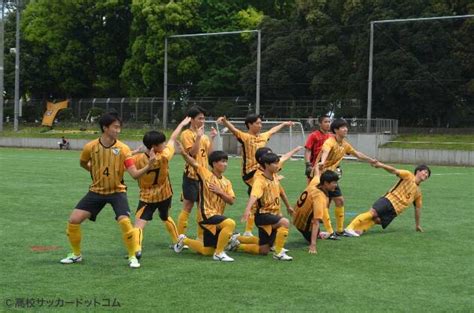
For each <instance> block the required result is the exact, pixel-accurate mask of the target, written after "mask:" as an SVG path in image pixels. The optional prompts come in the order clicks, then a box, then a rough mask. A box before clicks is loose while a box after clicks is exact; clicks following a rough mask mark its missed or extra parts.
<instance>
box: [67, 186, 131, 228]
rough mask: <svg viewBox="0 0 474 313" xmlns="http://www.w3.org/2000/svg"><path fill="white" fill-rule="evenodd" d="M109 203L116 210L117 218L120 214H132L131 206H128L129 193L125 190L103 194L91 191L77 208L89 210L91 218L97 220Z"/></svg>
mask: <svg viewBox="0 0 474 313" xmlns="http://www.w3.org/2000/svg"><path fill="white" fill-rule="evenodd" d="M107 203H109V204H110V205H111V206H112V208H113V209H114V212H115V219H117V218H118V217H119V216H122V215H126V216H130V208H129V207H128V200H127V194H126V193H125V192H116V193H113V194H110V195H101V194H98V193H95V192H92V191H89V192H88V193H87V194H86V195H85V196H84V197H83V198H82V199H81V201H79V203H78V204H77V205H76V208H77V209H79V210H83V211H87V212H90V213H91V216H90V217H89V219H90V220H91V221H93V222H94V221H95V220H96V218H97V215H99V213H100V211H101V210H102V209H103V208H104V206H105V205H106V204H107Z"/></svg>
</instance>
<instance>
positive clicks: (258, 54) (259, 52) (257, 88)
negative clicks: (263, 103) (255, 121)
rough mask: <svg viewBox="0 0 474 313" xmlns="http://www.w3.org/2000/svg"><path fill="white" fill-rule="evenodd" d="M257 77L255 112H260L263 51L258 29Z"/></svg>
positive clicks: (260, 33)
mask: <svg viewBox="0 0 474 313" xmlns="http://www.w3.org/2000/svg"><path fill="white" fill-rule="evenodd" d="M257 37H258V40H257V78H256V85H257V86H256V88H255V113H256V114H257V115H258V114H260V63H261V53H262V32H261V31H260V30H258V31H257Z"/></svg>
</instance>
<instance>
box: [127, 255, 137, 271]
mask: <svg viewBox="0 0 474 313" xmlns="http://www.w3.org/2000/svg"><path fill="white" fill-rule="evenodd" d="M128 266H130V267H131V268H139V267H140V263H139V262H138V259H137V257H136V256H131V257H129V258H128Z"/></svg>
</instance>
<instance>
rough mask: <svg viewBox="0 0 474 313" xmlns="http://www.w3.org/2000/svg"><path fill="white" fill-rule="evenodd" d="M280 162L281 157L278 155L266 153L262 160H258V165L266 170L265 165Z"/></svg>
mask: <svg viewBox="0 0 474 313" xmlns="http://www.w3.org/2000/svg"><path fill="white" fill-rule="evenodd" d="M278 161H280V157H279V156H278V155H276V154H275V153H273V152H268V153H265V154H264V155H262V156H261V158H260V160H258V163H259V164H260V165H261V166H262V167H264V168H265V164H272V163H276V162H278Z"/></svg>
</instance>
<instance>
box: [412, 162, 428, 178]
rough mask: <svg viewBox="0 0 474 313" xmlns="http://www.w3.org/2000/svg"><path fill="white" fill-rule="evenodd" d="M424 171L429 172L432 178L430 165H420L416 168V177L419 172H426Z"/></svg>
mask: <svg viewBox="0 0 474 313" xmlns="http://www.w3.org/2000/svg"><path fill="white" fill-rule="evenodd" d="M424 170H427V171H428V177H430V176H431V170H430V168H429V167H428V165H426V164H420V165H418V166H417V167H416V168H415V175H416V173H417V172H419V171H424Z"/></svg>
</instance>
